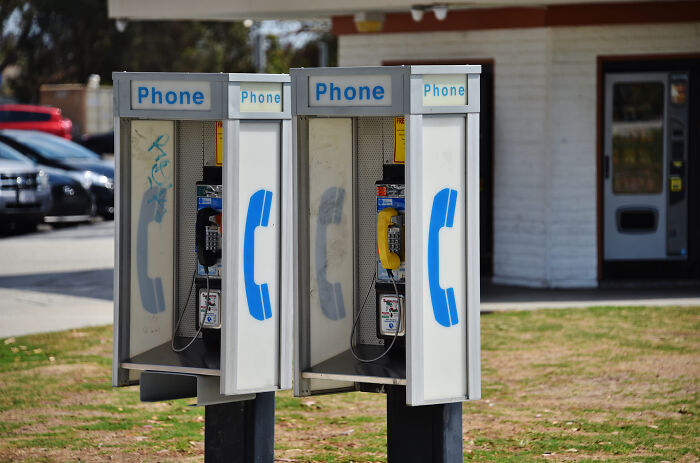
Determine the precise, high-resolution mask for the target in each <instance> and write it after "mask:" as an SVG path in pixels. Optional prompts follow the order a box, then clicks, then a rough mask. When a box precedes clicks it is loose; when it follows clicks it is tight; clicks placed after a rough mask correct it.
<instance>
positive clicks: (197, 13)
mask: <svg viewBox="0 0 700 463" xmlns="http://www.w3.org/2000/svg"><path fill="white" fill-rule="evenodd" d="M635 1H636V3H642V2H639V1H638V0H587V1H585V3H623V2H629V3H632V2H635ZM574 3H582V2H581V1H578V2H572V1H570V0H540V1H530V0H474V1H469V2H449V1H448V2H442V1H420V0H419V1H416V0H342V1H341V0H198V1H194V0H108V1H107V4H108V13H109V17H110V18H120V19H129V20H143V21H147V20H188V19H189V20H214V21H233V20H243V19H311V18H329V17H332V16H342V15H350V14H355V13H359V12H373V11H377V12H384V13H391V12H408V11H409V10H410V9H411V7H412V6H413V5H416V4H423V5H435V4H440V5H447V6H448V8H449V9H450V10H458V9H471V8H504V7H547V6H554V5H567V4H574Z"/></svg>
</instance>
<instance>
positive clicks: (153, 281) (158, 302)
mask: <svg viewBox="0 0 700 463" xmlns="http://www.w3.org/2000/svg"><path fill="white" fill-rule="evenodd" d="M165 192H166V189H165V188H159V187H156V188H149V189H148V190H146V192H145V193H144V195H143V199H142V200H141V212H140V214H139V222H138V229H137V232H136V233H137V236H136V259H137V263H136V268H137V271H138V280H139V290H140V291H139V292H140V293H141V304H142V305H143V307H144V308H145V309H146V310H147V311H148V312H150V313H153V314H156V313H160V312H163V311H165V298H164V295H163V281H162V280H161V279H160V278H157V277H156V278H150V277H149V276H148V224H149V223H151V222H153V221H156V217H161V218H162V216H163V214H164V213H165V211H164V208H163V205H162V203H160V202H158V201H153V200H152V198H155V197H164V194H165Z"/></svg>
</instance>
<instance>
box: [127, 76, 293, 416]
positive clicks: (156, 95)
mask: <svg viewBox="0 0 700 463" xmlns="http://www.w3.org/2000/svg"><path fill="white" fill-rule="evenodd" d="M113 79H114V87H115V93H114V95H115V105H114V107H115V121H114V122H115V124H114V126H115V164H116V176H115V177H116V178H115V185H116V191H115V203H116V210H117V213H116V215H115V226H116V249H115V295H114V359H113V385H114V386H126V385H131V384H140V391H141V398H142V400H146V401H154V400H169V399H176V398H184V397H196V398H197V404H198V405H211V404H217V403H225V402H231V401H240V400H247V399H252V398H255V396H256V394H259V393H264V392H273V391H277V390H282V389H289V388H291V381H292V370H291V360H292V357H291V349H292V340H291V339H292V315H291V309H290V308H285V307H283V306H282V303H283V301H284V300H285V299H288V296H287V294H288V293H289V292H290V291H291V290H292V288H291V280H289V279H286V278H284V275H286V274H288V273H289V272H287V271H286V270H288V268H283V267H285V265H286V267H289V266H290V265H291V258H290V257H285V256H291V252H292V251H291V243H292V242H291V238H292V216H291V213H288V212H286V211H290V210H291V206H292V198H293V194H292V190H291V168H292V163H291V144H290V142H291V116H290V114H291V113H290V109H291V93H290V79H289V76H288V75H282V74H278V75H264V74H227V73H219V74H198V73H128V72H119V73H114V74H113ZM205 207H206V211H207V214H202V210H203V209H204V208H205ZM203 216H205V217H204V218H202V217H203ZM200 219H201V220H202V221H204V222H202V223H203V225H202V226H201V229H200ZM215 219H216V220H215ZM200 231H202V237H201V238H200V237H199V235H200ZM205 232H206V235H205ZM256 232H257V233H256ZM207 252H209V253H211V255H210V256H209V260H211V259H213V260H211V262H208V261H207V254H206V253H207ZM203 262H205V263H206V266H203ZM212 262H213V263H212ZM285 263H287V264H285ZM256 281H264V282H265V283H264V284H257V283H256ZM214 295H215V297H214ZM212 301H213V302H212ZM205 320H206V322H205ZM185 346H188V347H185Z"/></svg>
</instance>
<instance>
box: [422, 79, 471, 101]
mask: <svg viewBox="0 0 700 463" xmlns="http://www.w3.org/2000/svg"><path fill="white" fill-rule="evenodd" d="M421 95H423V106H459V105H466V104H467V75H466V74H432V75H431V74H426V75H424V76H423V88H422V89H421Z"/></svg>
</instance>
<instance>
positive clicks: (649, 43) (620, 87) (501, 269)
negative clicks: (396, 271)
mask: <svg viewBox="0 0 700 463" xmlns="http://www.w3.org/2000/svg"><path fill="white" fill-rule="evenodd" d="M469 4H470V5H472V6H471V7H470V8H465V7H464V6H460V5H464V4H454V5H451V4H449V3H446V4H440V5H435V4H426V5H416V4H415V3H413V2H411V1H408V0H375V1H370V0H345V1H343V2H331V1H325V2H324V1H320V0H315V1H305V2H293V1H285V0H256V1H255V2H232V1H230V0H212V1H208V2H207V1H204V2H178V3H176V4H173V3H172V2H170V1H169V0H109V7H110V16H111V17H115V18H126V19H175V18H178V19H219V20H221V19H244V18H250V17H252V18H277V19H289V18H298V17H319V16H320V17H331V18H332V20H333V31H334V33H335V34H336V35H337V36H338V38H339V64H340V65H341V66H364V65H371V66H376V65H388V64H417V63H422V64H430V63H435V64H441V63H450V64H482V65H483V66H484V75H483V80H484V85H483V86H482V105H483V106H482V111H483V112H482V127H483V129H484V130H483V133H482V161H483V166H482V184H483V189H482V195H483V197H484V198H483V200H482V209H483V211H482V222H483V226H482V241H483V243H484V245H483V247H482V254H483V255H484V256H485V259H484V260H483V262H482V273H483V274H485V275H488V274H491V275H492V277H493V281H494V282H498V283H505V284H516V285H525V286H535V287H595V286H597V285H598V284H599V283H600V282H601V281H605V280H608V279H619V278H637V279H638V278H656V279H664V280H668V279H677V278H683V279H688V278H697V277H698V276H699V275H700V167H698V166H699V165H700V148H699V143H700V119H699V117H700V1H669V2H667V1H655V2H642V1H630V2H617V3H611V2H608V1H598V2H595V3H588V4H570V3H569V2H567V1H564V0H550V1H541V2H537V3H536V4H535V3H534V2H528V1H517V0H510V1H506V2H502V1H498V2H496V1H492V0H477V1H475V2H470V3H469ZM444 6H446V7H447V11H446V13H447V15H446V18H445V19H443V20H438V19H437V18H436V13H437V15H440V14H441V13H443V12H444V9H443V8H444ZM412 8H413V10H414V11H413V16H415V17H416V19H417V17H418V16H420V14H419V11H420V12H422V13H423V14H422V19H421V20H420V21H416V20H415V19H414V17H413V16H412V11H411V9H412ZM358 29H360V30H365V31H368V32H359V30H358Z"/></svg>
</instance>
